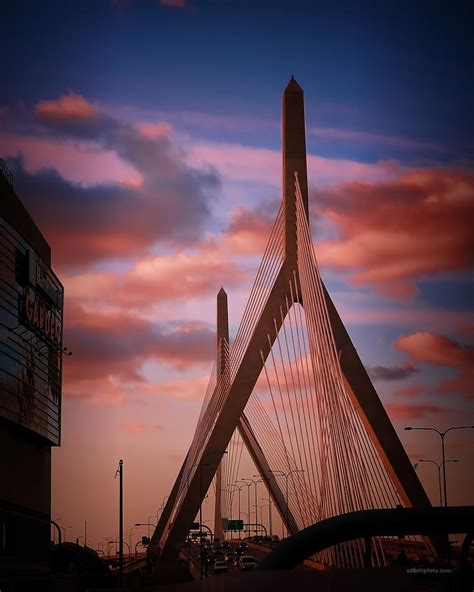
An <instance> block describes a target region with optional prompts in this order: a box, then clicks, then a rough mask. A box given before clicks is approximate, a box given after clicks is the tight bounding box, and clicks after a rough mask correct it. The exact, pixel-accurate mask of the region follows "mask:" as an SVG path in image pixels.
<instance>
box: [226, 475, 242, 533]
mask: <svg viewBox="0 0 474 592" xmlns="http://www.w3.org/2000/svg"><path fill="white" fill-rule="evenodd" d="M227 485H228V486H229V487H233V488H234V489H233V490H232V493H233V492H234V491H235V490H236V489H237V490H238V492H239V522H240V492H241V491H242V487H238V486H237V485H235V484H232V483H227ZM231 511H232V508H231ZM239 540H240V528H239Z"/></svg>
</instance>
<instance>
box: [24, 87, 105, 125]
mask: <svg viewBox="0 0 474 592" xmlns="http://www.w3.org/2000/svg"><path fill="white" fill-rule="evenodd" d="M35 113H36V115H38V117H40V118H42V119H56V120H71V119H72V120H79V119H91V118H93V117H95V116H96V115H97V114H98V113H99V110H98V108H97V107H95V106H94V105H92V104H91V103H90V102H89V101H88V100H87V99H85V98H84V97H82V96H81V95H77V94H75V93H73V92H71V91H70V92H69V93H68V94H67V95H61V96H60V97H59V99H56V100H52V101H40V102H39V103H38V104H37V105H36V107H35Z"/></svg>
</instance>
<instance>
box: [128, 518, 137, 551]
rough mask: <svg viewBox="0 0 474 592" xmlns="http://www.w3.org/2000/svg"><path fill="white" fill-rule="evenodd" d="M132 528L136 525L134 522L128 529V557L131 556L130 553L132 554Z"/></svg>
mask: <svg viewBox="0 0 474 592" xmlns="http://www.w3.org/2000/svg"><path fill="white" fill-rule="evenodd" d="M134 528H137V525H136V524H134V525H133V526H132V528H131V529H130V531H129V533H128V551H129V554H130V557H131V555H132V530H133V529H134Z"/></svg>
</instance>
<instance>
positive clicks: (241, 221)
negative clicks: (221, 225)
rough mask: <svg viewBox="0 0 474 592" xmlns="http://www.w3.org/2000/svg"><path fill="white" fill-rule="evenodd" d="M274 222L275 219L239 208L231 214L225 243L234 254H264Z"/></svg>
mask: <svg viewBox="0 0 474 592" xmlns="http://www.w3.org/2000/svg"><path fill="white" fill-rule="evenodd" d="M273 222H274V221H273V219H270V218H268V217H264V216H261V215H259V214H257V213H256V212H255V211H252V210H249V209H247V208H244V207H238V208H236V209H235V210H234V211H233V212H232V213H231V216H230V221H229V225H228V227H227V229H226V231H225V234H224V237H223V238H224V242H225V244H226V246H227V247H228V248H229V249H230V250H231V251H233V252H238V253H252V254H253V253H263V252H264V251H265V247H266V246H267V242H268V238H269V236H270V233H271V230H272V226H273Z"/></svg>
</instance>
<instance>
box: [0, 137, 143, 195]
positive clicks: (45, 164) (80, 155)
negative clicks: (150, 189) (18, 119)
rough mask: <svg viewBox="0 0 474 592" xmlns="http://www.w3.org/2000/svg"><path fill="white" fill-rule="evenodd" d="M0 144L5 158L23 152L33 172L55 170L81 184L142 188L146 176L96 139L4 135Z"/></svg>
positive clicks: (0, 138) (27, 167)
mask: <svg viewBox="0 0 474 592" xmlns="http://www.w3.org/2000/svg"><path fill="white" fill-rule="evenodd" d="M0 146H1V147H2V149H3V150H2V152H0V156H2V157H7V156H12V155H15V154H21V155H22V157H23V162H24V166H25V168H26V170H27V171H28V172H29V173H37V172H38V171H40V170H41V169H55V170H57V171H58V173H59V174H60V175H61V176H62V177H63V178H64V179H67V180H69V181H73V182H74V183H80V184H81V185H97V184H101V183H104V184H105V183H123V184H132V185H134V186H136V187H140V186H141V185H142V184H143V175H141V174H140V173H139V172H138V171H137V170H136V168H134V167H133V166H131V165H130V164H128V163H126V162H124V161H123V160H122V159H121V158H120V157H119V156H118V155H117V153H116V152H114V151H113V150H104V149H103V148H102V147H101V146H100V145H99V144H98V143H97V142H95V141H79V142H78V141H77V140H75V141H71V140H67V139H63V140H60V139H57V138H41V137H36V136H31V135H26V136H24V135H15V134H0ZM7 150H8V152H7Z"/></svg>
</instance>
